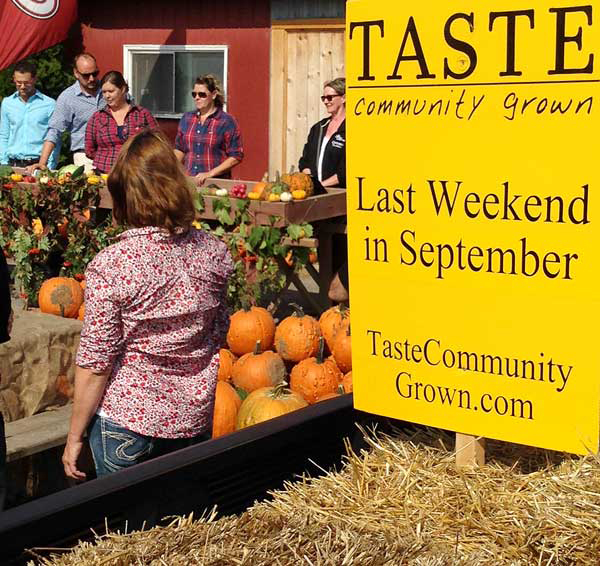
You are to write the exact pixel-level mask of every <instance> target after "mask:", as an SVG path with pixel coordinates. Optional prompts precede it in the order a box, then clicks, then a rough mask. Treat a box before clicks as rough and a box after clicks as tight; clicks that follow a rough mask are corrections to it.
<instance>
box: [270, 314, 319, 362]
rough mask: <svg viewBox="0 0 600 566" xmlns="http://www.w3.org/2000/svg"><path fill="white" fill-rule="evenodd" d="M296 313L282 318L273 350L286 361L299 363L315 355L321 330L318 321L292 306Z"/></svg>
mask: <svg viewBox="0 0 600 566" xmlns="http://www.w3.org/2000/svg"><path fill="white" fill-rule="evenodd" d="M294 307H295V308H296V312H294V314H292V315H290V316H288V317H286V318H284V319H283V320H282V321H281V322H280V323H279V326H278V327H277V330H276V332H275V349H276V350H277V352H278V353H279V355H280V356H281V357H282V358H283V359H284V360H286V361H290V362H299V361H301V360H304V359H306V358H310V357H311V356H314V355H316V353H317V352H318V350H319V338H320V337H321V329H320V327H319V323H318V321H317V320H316V319H315V318H313V317H312V316H309V315H305V314H304V312H303V311H302V309H301V308H300V307H298V306H297V305H294Z"/></svg>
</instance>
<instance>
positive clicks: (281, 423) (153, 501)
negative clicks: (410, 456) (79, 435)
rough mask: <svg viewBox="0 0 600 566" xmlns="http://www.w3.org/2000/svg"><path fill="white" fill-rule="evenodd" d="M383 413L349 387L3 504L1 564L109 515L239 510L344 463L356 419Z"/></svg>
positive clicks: (114, 524) (154, 516) (121, 524)
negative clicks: (362, 404)
mask: <svg viewBox="0 0 600 566" xmlns="http://www.w3.org/2000/svg"><path fill="white" fill-rule="evenodd" d="M376 419H377V417H375V416H373V415H367V414H365V413H361V412H357V411H355V410H354V409H353V407H352V395H351V394H348V395H343V396H341V397H337V398H334V399H331V400H329V401H326V402H321V403H317V404H316V405H312V406H310V407H308V408H306V409H303V410H300V411H296V412H293V413H290V414H288V415H284V416H282V417H279V418H276V419H273V420H270V421H267V422H265V423H261V424H259V425H255V426H253V427H249V428H247V429H244V430H241V431H239V432H236V433H233V434H230V435H227V436H224V437H221V438H217V439H215V440H210V441H208V442H204V443H202V444H198V445H196V446H192V447H189V448H185V449H183V450H179V451H177V452H174V453H171V454H168V455H166V456H163V457H160V458H156V459H154V460H151V461H149V462H146V463H144V464H140V465H138V466H135V467H133V468H131V469H128V470H124V471H122V472H117V473H115V474H112V475H110V476H106V477H103V478H101V479H96V480H92V481H89V482H87V483H83V484H81V485H78V486H76V487H73V488H70V489H67V490H64V491H61V492H58V493H55V494H52V495H49V496H47V497H43V498H40V499H38V500H35V501H32V502H30V503H26V504H24V505H21V506H19V507H15V508H13V509H9V510H8V511H5V512H3V513H0V564H2V565H8V564H21V563H24V562H25V561H26V560H27V559H31V558H32V556H31V554H28V553H25V552H24V549H27V548H30V549H31V548H35V547H46V548H47V547H52V548H64V547H69V546H73V545H75V544H77V541H78V540H84V539H87V540H89V539H91V538H93V534H92V533H91V530H90V529H94V530H95V531H96V532H98V533H102V532H105V524H108V526H109V528H110V529H111V530H114V529H124V528H125V523H126V522H127V528H128V530H130V531H131V530H133V529H138V528H140V527H141V526H142V524H143V523H144V522H145V523H146V527H148V526H152V525H155V524H158V523H159V521H160V519H162V518H163V517H165V516H169V515H188V514H189V513H191V512H194V515H195V516H200V514H201V513H202V512H203V511H205V510H207V509H212V508H213V507H214V506H215V505H216V506H217V510H218V512H219V514H220V515H230V514H235V513H239V512H241V511H243V510H244V509H246V508H248V507H249V506H250V505H252V504H253V503H254V502H255V501H257V500H261V499H264V498H265V497H267V491H269V490H272V489H277V488H279V487H281V486H282V485H283V482H284V481H285V480H290V479H293V478H294V477H295V476H296V475H298V474H302V473H304V472H308V473H309V474H310V475H312V476H316V475H320V474H322V473H323V470H329V469H332V467H334V466H337V465H339V464H340V462H341V457H342V455H343V454H344V442H343V439H344V438H349V439H350V441H351V442H352V443H353V445H355V446H356V447H358V445H359V444H361V443H362V435H361V434H360V433H359V431H358V429H357V427H356V422H357V421H359V422H362V423H363V424H369V423H371V422H373V421H374V420H376Z"/></svg>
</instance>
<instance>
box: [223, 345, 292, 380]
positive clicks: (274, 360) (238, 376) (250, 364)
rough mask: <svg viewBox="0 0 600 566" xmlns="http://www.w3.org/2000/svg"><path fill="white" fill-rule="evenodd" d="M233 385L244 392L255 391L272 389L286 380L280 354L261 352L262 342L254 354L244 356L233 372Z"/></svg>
mask: <svg viewBox="0 0 600 566" xmlns="http://www.w3.org/2000/svg"><path fill="white" fill-rule="evenodd" d="M231 377H232V379H233V384H234V385H235V386H236V387H239V388H240V389H243V390H244V391H248V392H251V391H255V390H256V389H260V388H261V387H271V386H273V385H276V384H277V383H280V382H282V381H283V380H284V379H285V378H286V371H285V364H284V363H283V360H282V359H281V356H280V355H279V354H276V353H275V352H272V351H271V350H267V351H266V352H262V354H261V352H260V341H258V342H257V343H256V346H255V348H254V352H252V353H250V354H244V355H243V356H242V357H241V358H240V359H239V360H238V361H237V362H235V364H233V369H232V372H231Z"/></svg>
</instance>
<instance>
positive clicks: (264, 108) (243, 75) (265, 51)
mask: <svg viewBox="0 0 600 566" xmlns="http://www.w3.org/2000/svg"><path fill="white" fill-rule="evenodd" d="M269 4H270V2H268V1H261V0H230V1H228V2H211V3H207V2H198V1H197V0H196V1H193V0H172V1H164V0H144V1H143V2H132V1H130V0H129V1H128V0H120V1H119V0H105V1H103V2H93V3H92V2H82V3H80V21H81V31H82V40H83V47H84V49H85V50H86V51H89V52H90V53H93V54H94V56H95V57H96V59H97V60H98V65H99V67H100V70H101V71H102V72H105V71H108V70H111V69H116V70H120V71H122V70H123V45H124V44H159V45H169V44H171V45H186V44H187V45H228V46H229V69H228V77H227V82H228V92H227V110H228V112H230V113H231V114H232V115H233V116H235V118H236V119H237V120H238V122H239V124H240V129H241V131H242V136H243V141H244V152H245V158H244V161H243V162H242V163H241V164H240V165H238V166H237V167H236V169H235V171H234V176H235V177H236V178H238V179H249V180H256V179H260V178H261V177H262V175H263V173H264V172H265V171H266V170H267V169H268V161H269V150H268V143H269V64H270V63H269V61H270V57H269V49H270V25H271V22H270V8H269ZM191 86H192V85H190V87H191ZM161 127H162V128H163V129H164V130H165V133H167V135H169V136H170V137H171V138H173V139H174V138H175V133H176V131H177V121H176V120H161Z"/></svg>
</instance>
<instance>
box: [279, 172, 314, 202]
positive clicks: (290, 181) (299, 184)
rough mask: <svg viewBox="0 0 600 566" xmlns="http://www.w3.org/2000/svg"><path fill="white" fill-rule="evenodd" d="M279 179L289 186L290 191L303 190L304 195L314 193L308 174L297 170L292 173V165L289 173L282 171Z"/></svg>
mask: <svg viewBox="0 0 600 566" xmlns="http://www.w3.org/2000/svg"><path fill="white" fill-rule="evenodd" d="M281 180H282V181H283V182H284V183H285V184H286V185H289V187H290V192H292V191H305V192H306V196H307V197H309V196H311V195H312V194H313V193H314V185H313V181H312V178H311V176H310V175H307V174H306V173H302V172H301V171H297V172H295V173H294V166H293V165H292V167H291V169H290V172H289V173H284V174H283V175H282V176H281Z"/></svg>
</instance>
